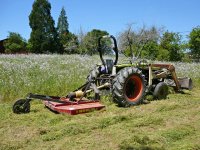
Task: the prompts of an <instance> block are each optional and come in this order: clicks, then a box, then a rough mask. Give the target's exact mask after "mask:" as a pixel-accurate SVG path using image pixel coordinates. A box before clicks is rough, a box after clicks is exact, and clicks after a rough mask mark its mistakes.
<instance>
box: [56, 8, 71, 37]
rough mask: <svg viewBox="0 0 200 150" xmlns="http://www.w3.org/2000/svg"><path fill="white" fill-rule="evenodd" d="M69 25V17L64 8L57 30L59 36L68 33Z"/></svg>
mask: <svg viewBox="0 0 200 150" xmlns="http://www.w3.org/2000/svg"><path fill="white" fill-rule="evenodd" d="M68 27H69V24H68V22H67V16H66V12H65V9H64V7H63V8H62V10H61V12H60V16H59V18H58V25H57V30H58V33H59V35H62V34H65V33H68V32H69V30H68Z"/></svg>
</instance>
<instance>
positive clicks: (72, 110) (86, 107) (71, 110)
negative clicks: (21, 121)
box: [44, 101, 105, 115]
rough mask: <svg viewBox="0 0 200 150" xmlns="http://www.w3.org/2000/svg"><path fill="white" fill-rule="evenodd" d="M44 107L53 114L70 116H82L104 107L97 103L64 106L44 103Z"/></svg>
mask: <svg viewBox="0 0 200 150" xmlns="http://www.w3.org/2000/svg"><path fill="white" fill-rule="evenodd" d="M44 105H45V106H47V107H48V108H49V109H51V110H53V111H55V112H58V113H64V114H70V115H77V114H83V113H87V112H91V111H95V110H100V109H102V108H104V107H105V106H104V105H102V104H101V103H99V101H81V102H79V103H77V102H69V103H64V104H62V103H57V102H51V101H44Z"/></svg>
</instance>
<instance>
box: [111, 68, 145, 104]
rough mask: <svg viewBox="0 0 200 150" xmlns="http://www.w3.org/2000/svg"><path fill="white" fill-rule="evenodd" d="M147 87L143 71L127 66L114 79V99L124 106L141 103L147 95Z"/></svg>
mask: <svg viewBox="0 0 200 150" xmlns="http://www.w3.org/2000/svg"><path fill="white" fill-rule="evenodd" d="M145 89H146V86H145V80H144V75H142V72H141V71H140V70H139V69H138V68H133V67H126V68H124V69H122V70H120V71H119V72H118V73H117V75H116V77H115V78H114V79H113V88H112V95H113V101H114V102H115V103H117V104H118V105H119V106H122V107H128V106H131V105H137V104H140V103H142V101H143V98H144V96H145Z"/></svg>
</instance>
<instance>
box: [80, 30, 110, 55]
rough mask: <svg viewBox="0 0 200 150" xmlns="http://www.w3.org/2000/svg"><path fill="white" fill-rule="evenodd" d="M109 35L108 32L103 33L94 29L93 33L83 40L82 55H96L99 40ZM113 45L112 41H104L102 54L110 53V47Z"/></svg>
mask: <svg viewBox="0 0 200 150" xmlns="http://www.w3.org/2000/svg"><path fill="white" fill-rule="evenodd" d="M104 35H109V33H108V32H107V31H102V30H98V29H93V30H92V31H90V32H88V33H87V34H86V36H85V37H84V38H83V45H82V50H81V52H82V53H86V54H89V55H93V54H96V53H97V52H98V51H97V46H98V39H99V37H101V36H104ZM109 44H111V43H110V40H103V41H102V43H101V45H102V53H110V52H111V48H110V47H108V45H109Z"/></svg>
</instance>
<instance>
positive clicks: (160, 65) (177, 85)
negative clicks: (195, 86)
mask: <svg viewBox="0 0 200 150" xmlns="http://www.w3.org/2000/svg"><path fill="white" fill-rule="evenodd" d="M151 66H152V67H158V68H165V69H167V70H169V71H170V72H171V74H172V79H173V80H174V83H175V85H176V86H175V90H176V91H179V90H180V89H181V86H180V84H179V81H178V77H177V75H176V71H175V67H174V66H173V65H172V64H152V65H151Z"/></svg>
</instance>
